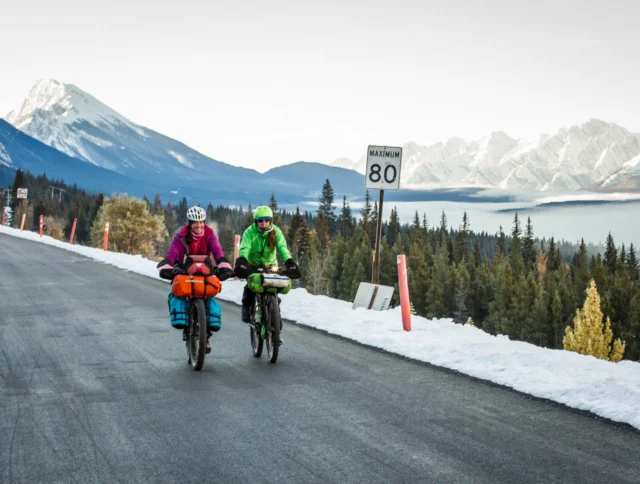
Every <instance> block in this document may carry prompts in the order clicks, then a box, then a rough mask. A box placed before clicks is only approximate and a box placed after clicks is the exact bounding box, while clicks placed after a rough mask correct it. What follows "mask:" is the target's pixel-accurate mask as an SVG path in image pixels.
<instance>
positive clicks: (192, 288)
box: [171, 275, 222, 298]
mask: <svg viewBox="0 0 640 484" xmlns="http://www.w3.org/2000/svg"><path fill="white" fill-rule="evenodd" d="M221 289H222V284H221V283H220V279H218V278H217V277H216V276H191V275H181V276H176V277H174V278H173V282H172V283H171V292H172V293H173V295H174V296H176V297H198V298H208V297H213V296H216V295H218V294H219V293H220V290H221Z"/></svg>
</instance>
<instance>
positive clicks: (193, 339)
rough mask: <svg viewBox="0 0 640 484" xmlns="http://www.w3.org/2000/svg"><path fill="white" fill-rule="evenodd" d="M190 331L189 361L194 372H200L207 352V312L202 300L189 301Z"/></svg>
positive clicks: (188, 344) (188, 342) (188, 343)
mask: <svg viewBox="0 0 640 484" xmlns="http://www.w3.org/2000/svg"><path fill="white" fill-rule="evenodd" d="M190 324H191V331H189V340H188V341H187V346H188V348H189V353H190V354H189V359H190V361H191V366H192V367H193V369H194V371H200V370H202V367H203V366H204V357H205V354H206V352H207V312H206V309H205V307H204V300H203V299H192V300H191V313H190Z"/></svg>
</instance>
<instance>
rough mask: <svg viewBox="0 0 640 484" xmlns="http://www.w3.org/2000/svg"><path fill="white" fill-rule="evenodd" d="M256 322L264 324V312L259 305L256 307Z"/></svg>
mask: <svg viewBox="0 0 640 484" xmlns="http://www.w3.org/2000/svg"><path fill="white" fill-rule="evenodd" d="M256 321H257V322H258V323H260V322H262V310H261V308H260V305H259V304H258V305H256Z"/></svg>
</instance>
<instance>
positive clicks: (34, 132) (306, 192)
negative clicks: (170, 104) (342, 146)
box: [0, 80, 364, 205]
mask: <svg viewBox="0 0 640 484" xmlns="http://www.w3.org/2000/svg"><path fill="white" fill-rule="evenodd" d="M6 120H7V121H8V122H9V123H10V124H7V123H5V122H4V121H2V120H0V125H2V124H3V123H4V126H0V127H1V128H2V129H0V168H3V169H6V170H9V171H11V170H13V171H15V169H17V168H23V169H29V170H31V172H32V173H36V174H38V173H44V172H46V173H47V174H48V175H49V176H57V177H63V178H64V179H65V181H72V182H74V183H77V184H78V185H79V186H82V187H85V188H88V185H87V184H88V183H90V184H91V187H95V188H97V189H99V190H107V191H108V190H110V189H113V190H121V189H122V187H123V186H124V185H125V184H123V183H120V182H121V181H122V180H121V179H118V181H119V183H118V184H117V185H115V184H114V183H105V184H104V185H103V186H102V187H100V186H99V184H98V186H96V184H95V183H94V181H95V179H96V177H95V176H94V175H95V173H99V172H100V170H99V169H103V171H102V172H100V173H103V174H104V173H107V174H114V175H115V174H119V175H121V176H123V177H124V178H126V179H127V180H129V182H128V183H126V185H127V187H128V191H129V193H131V194H144V193H146V194H148V195H151V194H153V193H154V192H155V191H158V192H159V193H161V194H163V195H169V194H170V195H171V196H175V195H177V196H178V197H182V196H187V197H188V198H189V199H193V201H195V202H198V203H201V202H204V201H215V203H224V204H247V203H252V204H254V205H255V204H256V203H267V202H268V200H269V198H270V197H271V195H272V194H273V193H274V192H275V193H277V196H278V200H279V201H280V202H281V203H294V202H298V201H300V200H301V199H305V198H308V197H312V198H316V197H317V195H316V194H317V192H319V191H320V190H321V188H322V184H323V182H324V180H325V179H327V178H331V179H332V181H334V190H335V191H336V194H337V195H339V194H347V195H361V193H362V192H363V190H364V177H363V176H362V175H360V174H358V173H354V172H353V171H351V170H345V169H341V168H335V167H330V166H327V165H323V164H319V163H309V162H297V163H294V164H293V165H287V167H286V169H274V170H270V171H268V172H266V173H264V174H262V173H259V172H257V171H255V170H250V169H247V168H240V167H236V166H233V165H230V164H227V163H222V162H219V161H216V160H214V159H211V158H208V157H206V156H204V155H202V154H200V153H198V152H197V151H195V150H193V149H191V148H189V147H188V146H185V145H184V144H182V143H180V142H179V141H176V140H173V139H171V138H168V137H166V136H163V135H161V134H159V133H157V132H155V131H152V130H150V129H148V128H145V127H143V126H140V125H138V124H135V123H133V122H132V121H130V120H128V119H126V118H125V117H124V116H122V115H120V114H118V113H117V112H116V111H114V110H113V109H111V108H110V107H108V106H106V105H105V104H103V103H102V102H100V101H99V100H98V99H96V98H95V97H93V96H91V95H90V94H88V93H86V92H84V91H82V90H81V89H79V88H77V87H76V86H73V85H71V84H62V83H60V82H57V81H54V80H47V81H39V82H38V83H36V84H35V85H34V86H33V88H32V89H31V91H30V92H29V95H28V96H27V98H26V99H25V100H24V102H23V104H22V106H21V107H20V109H18V110H16V111H12V112H10V113H9V114H8V115H7V116H6ZM11 125H13V126H11ZM8 127H10V128H12V129H13V130H14V131H15V128H18V131H17V132H18V133H19V134H20V135H22V136H14V134H13V133H11V130H10V129H8ZM3 140H5V141H6V140H14V141H15V142H13V141H12V142H11V146H9V144H7V143H5V145H4V146H3V145H2V143H3ZM34 142H35V144H34ZM42 143H44V145H47V146H46V148H49V150H50V151H47V150H43V149H42V147H40V146H38V145H39V144H42ZM34 146H38V147H37V148H35V149H34V148H33V147H34ZM5 148H6V149H5ZM20 152H23V153H27V152H28V153H29V156H27V157H16V156H15V154H16V153H20ZM54 152H55V153H54ZM34 153H38V154H36V155H34ZM42 153H46V156H45V155H44V154H42ZM56 153H57V154H56ZM58 155H62V156H58ZM52 160H55V163H54V162H53V161H52ZM65 160H66V161H65ZM58 161H59V163H58ZM65 163H66V164H69V166H71V165H73V166H74V167H75V168H74V170H75V171H71V172H70V171H69V170H68V169H66V166H65ZM77 163H80V165H83V164H84V165H87V167H88V168H93V169H94V170H92V171H87V170H85V169H81V170H77V169H76V168H78V165H77ZM83 168H84V167H83ZM6 170H5V171H6ZM96 170H97V171H96ZM114 172H115V173H114ZM89 175H91V177H89ZM85 176H86V177H89V178H86V180H85ZM102 177H103V178H104V179H106V178H109V179H110V180H111V177H105V176H104V175H103V176H102ZM98 178H99V177H98ZM85 181H86V183H85ZM132 187H133V188H132Z"/></svg>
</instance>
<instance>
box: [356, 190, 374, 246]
mask: <svg viewBox="0 0 640 484" xmlns="http://www.w3.org/2000/svg"><path fill="white" fill-rule="evenodd" d="M372 218H373V207H372V206H371V197H370V196H369V190H367V191H366V193H365V196H364V206H363V207H362V210H360V226H361V227H362V230H363V231H364V233H365V234H367V237H368V238H369V239H371V236H372V235H371V234H372V233H374V231H375V224H374V223H373V220H372ZM374 237H375V235H374Z"/></svg>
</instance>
